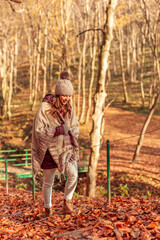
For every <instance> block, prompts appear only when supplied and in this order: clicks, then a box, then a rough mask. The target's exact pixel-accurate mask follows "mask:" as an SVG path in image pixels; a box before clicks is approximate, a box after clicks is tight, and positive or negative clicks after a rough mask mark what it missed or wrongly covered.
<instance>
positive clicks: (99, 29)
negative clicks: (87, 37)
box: [76, 28, 104, 37]
mask: <svg viewBox="0 0 160 240" xmlns="http://www.w3.org/2000/svg"><path fill="white" fill-rule="evenodd" d="M89 31H101V32H102V33H104V32H103V30H102V29H101V28H95V29H94V28H90V29H87V30H85V31H83V32H81V33H79V34H78V35H77V36H76V37H79V36H80V35H82V34H83V33H85V32H89Z"/></svg>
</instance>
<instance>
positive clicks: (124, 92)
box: [119, 28, 128, 103]
mask: <svg viewBox="0 0 160 240" xmlns="http://www.w3.org/2000/svg"><path fill="white" fill-rule="evenodd" d="M119 51H120V63H121V71H122V83H123V94H124V101H125V103H128V92H127V86H126V78H125V68H124V62H123V32H122V29H120V28H119Z"/></svg>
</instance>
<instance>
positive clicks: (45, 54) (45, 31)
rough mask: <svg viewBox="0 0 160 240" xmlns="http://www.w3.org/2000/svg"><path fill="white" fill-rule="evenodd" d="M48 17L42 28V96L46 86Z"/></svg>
mask: <svg viewBox="0 0 160 240" xmlns="http://www.w3.org/2000/svg"><path fill="white" fill-rule="evenodd" d="M47 28H48V19H47V20H46V25H45V29H44V62H43V63H42V68H43V71H44V77H43V96H45V94H46V87H47V48H48V29H47Z"/></svg>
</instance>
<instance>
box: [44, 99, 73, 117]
mask: <svg viewBox="0 0 160 240" xmlns="http://www.w3.org/2000/svg"><path fill="white" fill-rule="evenodd" d="M48 103H49V104H50V106H51V108H50V109H49V110H48V111H47V112H49V114H51V115H52V116H53V117H54V118H57V114H56V113H57V111H60V112H62V116H63V117H64V118H65V117H66V115H67V113H68V115H69V117H71V110H72V107H71V104H70V101H68V102H67V103H66V104H65V105H63V104H62V103H61V101H60V99H59V95H57V96H54V97H53V98H51V100H50V101H49V102H48Z"/></svg>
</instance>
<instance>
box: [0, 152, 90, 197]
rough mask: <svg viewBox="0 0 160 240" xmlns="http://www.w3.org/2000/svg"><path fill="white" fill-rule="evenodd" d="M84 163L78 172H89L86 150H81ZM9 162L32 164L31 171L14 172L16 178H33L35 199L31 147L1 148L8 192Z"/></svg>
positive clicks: (0, 168)
mask: <svg viewBox="0 0 160 240" xmlns="http://www.w3.org/2000/svg"><path fill="white" fill-rule="evenodd" d="M80 154H81V158H80V162H81V163H82V165H81V166H80V167H79V168H78V172H87V171H88V167H86V155H85V150H82V149H81V150H80ZM8 164H9V166H10V167H28V166H31V169H30V171H29V172H23V173H22V172H21V173H14V176H15V178H32V191H33V199H34V198H35V179H34V177H33V174H32V161H31V149H24V150H17V149H13V150H0V178H3V179H5V181H6V192H7V193H8V180H9V178H10V173H9V171H8Z"/></svg>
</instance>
